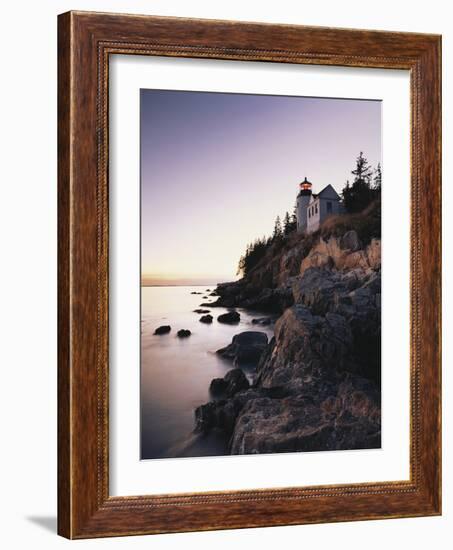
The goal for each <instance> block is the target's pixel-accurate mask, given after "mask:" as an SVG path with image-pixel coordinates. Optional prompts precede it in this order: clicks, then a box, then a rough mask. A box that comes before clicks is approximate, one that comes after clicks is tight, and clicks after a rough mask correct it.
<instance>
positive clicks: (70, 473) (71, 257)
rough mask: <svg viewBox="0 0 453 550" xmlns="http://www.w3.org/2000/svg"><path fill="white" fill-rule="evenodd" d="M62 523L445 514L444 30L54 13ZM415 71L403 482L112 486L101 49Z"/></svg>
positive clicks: (253, 523)
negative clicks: (134, 492)
mask: <svg viewBox="0 0 453 550" xmlns="http://www.w3.org/2000/svg"><path fill="white" fill-rule="evenodd" d="M58 48H59V59H58V73H59V75H58V94H59V97H58V118H59V123H58V124H59V125H58V155H59V157H58V159H59V160H58V209H59V214H58V255H59V274H58V294H59V309H58V331H59V343H58V402H59V406H58V532H59V534H60V535H63V536H65V537H68V538H88V537H103V536H118V535H132V534H150V533H164V532H180V531H198V530H209V529H230V528H243V527H259V526H270V525H292V524H304V523H320V522H332V521H353V520H365V519H379V518H395V517H415V516H429V515H438V514H440V513H441V377H440V373H441V371H440V356H441V332H440V309H441V305H440V304H441V301H440V299H441V257H440V254H441V234H440V231H441V229H440V228H441V217H440V216H441V126H440V114H441V76H440V75H441V71H440V60H441V38H440V37H439V36H436V35H429V34H412V33H397V32H378V31H364V30H343V29H333V28H321V27H320V28H314V27H304V26H292V25H264V24H256V23H239V22H238V23H236V22H230V21H208V20H196V19H179V18H166V17H148V16H135V15H113V14H101V13H88V12H69V13H65V14H63V15H60V16H59V21H58ZM111 54H124V55H129V54H134V55H146V56H153V55H159V56H176V57H192V58H215V59H229V60H237V61H238V62H240V61H242V60H248V61H256V62H261V61H271V62H279V63H301V64H316V65H338V66H348V67H374V68H384V69H388V70H391V69H405V70H407V71H410V90H411V91H410V94H411V237H410V238H411V336H410V345H411V374H410V377H411V378H410V388H411V395H410V402H411V410H410V417H411V428H410V440H411V444H410V480H409V481H401V482H395V481H392V482H382V483H360V484H351V485H334V486H317V487H292V488H286V489H262V490H249V491H226V492H209V493H196V494H170V495H158V496H146V495H142V496H134V497H112V496H109V468H108V464H109V461H108V455H109V445H108V441H109V421H108V419H109V402H108V387H109V361H108V358H109V341H108V326H109V310H108V297H109V289H108V280H109V277H108V264H109V258H108V244H109V235H108V220H109V207H108V196H109V190H108V83H109V56H110V55H111Z"/></svg>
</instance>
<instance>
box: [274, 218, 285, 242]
mask: <svg viewBox="0 0 453 550" xmlns="http://www.w3.org/2000/svg"><path fill="white" fill-rule="evenodd" d="M282 235H283V230H282V222H281V221H280V216H277V218H276V219H275V225H274V233H273V235H272V238H273V239H279V238H280V237H281V236H282Z"/></svg>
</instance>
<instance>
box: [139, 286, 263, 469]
mask: <svg viewBox="0 0 453 550" xmlns="http://www.w3.org/2000/svg"><path fill="white" fill-rule="evenodd" d="M207 288H208V287H181V286H179V287H142V323H141V330H142V335H141V389H140V392H141V458H142V459H145V458H164V457H181V456H208V455H211V456H212V455H223V454H226V453H227V449H226V443H227V442H226V441H225V440H224V438H223V437H222V435H221V434H210V435H209V436H199V435H196V434H194V433H193V427H194V411H195V408H196V407H198V405H201V404H203V403H206V402H207V401H209V399H210V397H209V384H210V382H211V380H212V379H213V378H216V377H222V376H224V375H225V373H226V372H227V371H228V370H229V369H231V368H232V364H231V363H230V362H229V361H225V360H223V359H222V358H220V357H219V356H217V355H216V354H215V351H216V350H217V349H219V348H222V347H224V346H226V345H227V344H229V343H230V342H231V339H232V338H233V336H234V335H235V334H237V333H239V332H241V331H244V330H260V331H262V332H266V334H268V336H269V337H270V336H271V335H272V332H273V331H272V329H271V328H269V327H260V328H257V327H256V326H255V325H252V323H251V320H252V318H253V316H252V315H251V314H250V313H246V312H244V311H243V310H238V311H240V313H241V322H240V323H239V324H238V325H225V324H221V323H218V322H217V321H216V318H217V317H218V316H219V315H220V314H221V313H225V312H226V311H227V310H226V309H224V308H212V309H211V314H212V315H213V317H214V321H213V323H212V324H211V325H206V324H204V323H200V322H199V318H200V315H199V314H197V313H194V312H193V310H194V309H197V308H199V307H200V304H201V303H205V302H210V301H214V300H215V299H216V298H215V297H207V298H204V297H205V296H208V294H209V292H204V291H205V290H206V289H207ZM211 290H213V288H212V289H211ZM191 292H202V294H199V295H198V294H196V295H194V294H191ZM206 309H208V308H206ZM255 316H259V315H258V314H257V315H255ZM160 325H170V326H171V332H170V334H166V335H162V336H156V335H154V334H153V332H154V330H155V329H156V328H157V327H158V326H160ZM180 329H189V330H190V331H191V332H192V335H191V336H190V337H189V338H182V339H180V338H178V337H177V336H176V333H177V331H178V330H180Z"/></svg>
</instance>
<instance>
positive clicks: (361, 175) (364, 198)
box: [342, 151, 377, 213]
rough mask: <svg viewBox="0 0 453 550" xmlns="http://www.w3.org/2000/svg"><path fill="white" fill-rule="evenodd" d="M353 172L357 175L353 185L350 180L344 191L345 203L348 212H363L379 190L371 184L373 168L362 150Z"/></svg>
mask: <svg viewBox="0 0 453 550" xmlns="http://www.w3.org/2000/svg"><path fill="white" fill-rule="evenodd" d="M351 173H352V174H353V175H354V176H355V177H354V181H353V182H352V185H350V184H349V181H347V182H346V186H345V187H344V189H343V191H342V199H343V204H344V207H345V209H346V211H347V212H351V213H353V212H361V211H362V210H363V209H365V208H366V207H367V206H368V205H369V204H370V203H371V202H372V201H373V200H374V199H375V198H376V196H377V191H376V190H375V189H374V188H372V186H371V178H372V175H373V169H372V167H371V166H370V165H369V164H368V160H367V159H366V158H365V157H364V156H363V152H362V151H360V154H359V156H358V157H357V159H356V166H355V169H354V170H351Z"/></svg>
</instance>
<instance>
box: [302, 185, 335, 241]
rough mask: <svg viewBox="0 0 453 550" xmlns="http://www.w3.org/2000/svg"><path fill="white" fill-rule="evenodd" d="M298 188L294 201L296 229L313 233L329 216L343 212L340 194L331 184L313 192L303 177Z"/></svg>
mask: <svg viewBox="0 0 453 550" xmlns="http://www.w3.org/2000/svg"><path fill="white" fill-rule="evenodd" d="M299 188H300V191H299V194H298V195H297V202H296V217H297V231H299V232H301V233H302V232H306V233H313V231H316V230H317V229H319V226H320V225H321V223H322V222H323V221H324V220H325V219H326V218H328V217H329V216H333V215H338V214H343V212H344V210H343V205H342V203H341V200H340V196H339V195H338V193H337V192H336V191H335V189H334V188H333V187H332V186H331V185H327V186H326V187H324V189H323V190H322V191H320V192H319V193H318V194H314V193H312V191H311V188H312V184H311V183H310V182H309V181H308V180H307V178H305V179H304V181H303V182H301V183H300V184H299Z"/></svg>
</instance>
